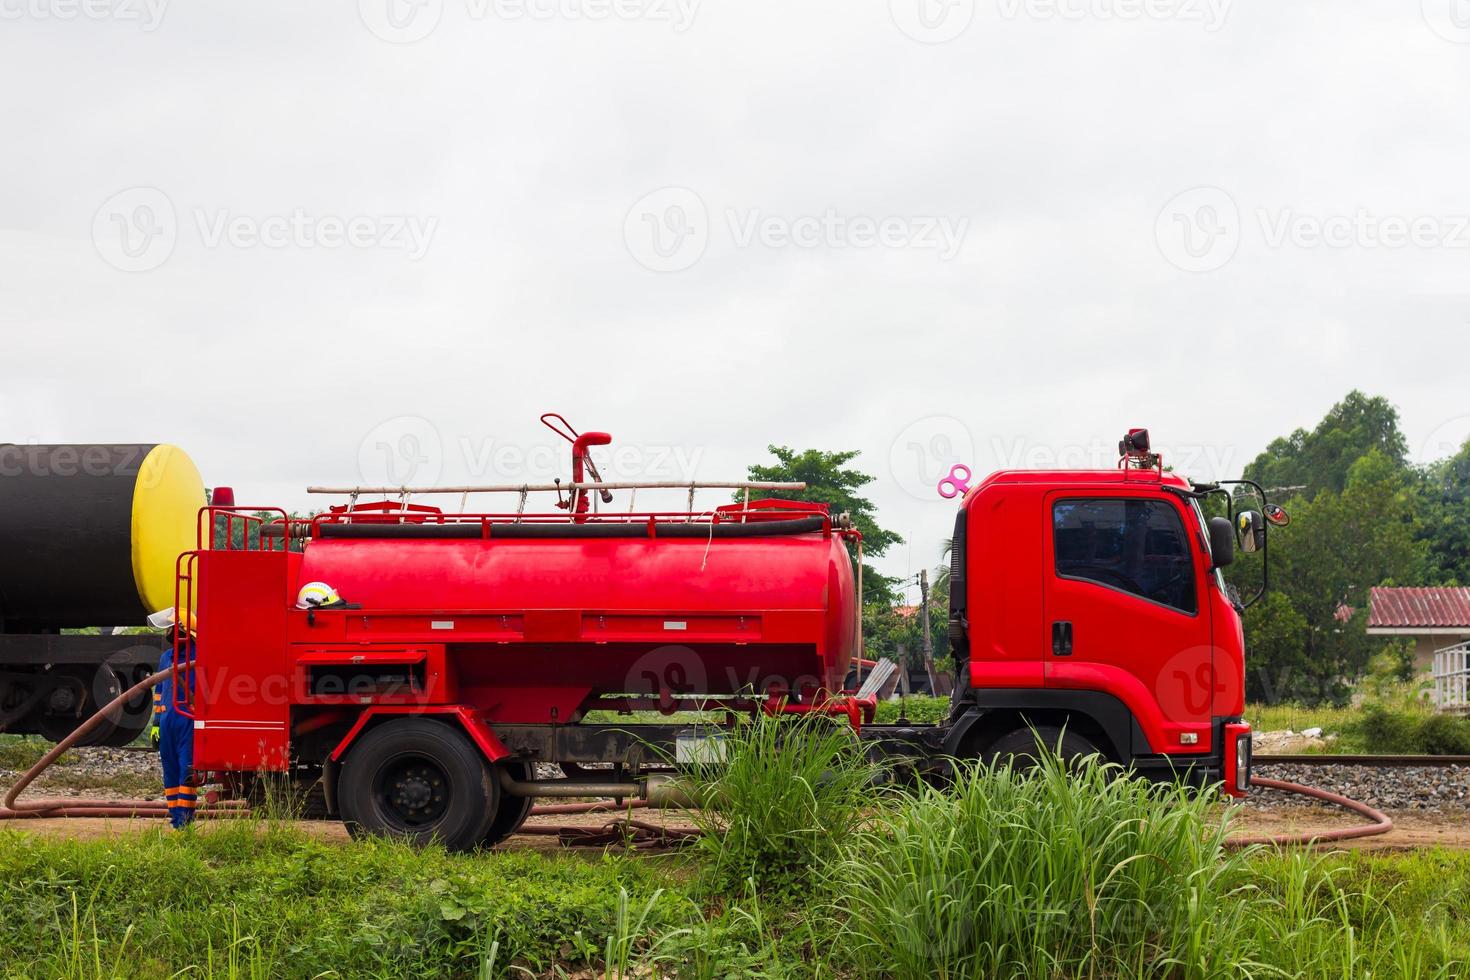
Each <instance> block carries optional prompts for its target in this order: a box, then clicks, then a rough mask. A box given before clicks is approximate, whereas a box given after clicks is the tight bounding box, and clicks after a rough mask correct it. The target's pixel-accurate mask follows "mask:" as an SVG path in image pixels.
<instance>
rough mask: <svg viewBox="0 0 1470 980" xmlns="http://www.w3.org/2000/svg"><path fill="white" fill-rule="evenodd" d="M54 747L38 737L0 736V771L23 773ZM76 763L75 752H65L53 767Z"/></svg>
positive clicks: (51, 743) (52, 743)
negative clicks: (8, 770)
mask: <svg viewBox="0 0 1470 980" xmlns="http://www.w3.org/2000/svg"><path fill="white" fill-rule="evenodd" d="M54 745H55V743H54V742H48V741H46V740H45V739H43V738H41V737H40V736H39V735H0V769H13V770H15V771H16V772H24V771H25V770H27V769H29V768H30V767H31V766H33V765H35V764H36V763H37V762H39V761H41V756H43V755H45V754H46V753H47V752H50V751H51V749H52V748H53V747H54ZM76 761H77V754H76V753H75V752H65V753H63V754H62V756H61V758H59V759H57V760H56V762H54V763H53V765H57V766H70V765H74V764H75V763H76Z"/></svg>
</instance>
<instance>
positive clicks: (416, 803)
mask: <svg viewBox="0 0 1470 980" xmlns="http://www.w3.org/2000/svg"><path fill="white" fill-rule="evenodd" d="M447 784H448V781H447V779H446V778H445V776H444V773H443V771H441V770H440V769H439V767H438V766H436V765H434V764H432V763H430V762H428V761H425V760H414V761H411V762H407V763H403V764H400V765H398V766H394V767H392V768H391V769H390V770H389V771H388V772H387V773H385V778H384V780H383V782H382V784H381V788H380V790H379V799H380V800H381V801H382V803H383V804H384V809H386V810H387V811H388V814H389V816H390V817H391V818H392V819H393V821H394V822H396V823H399V824H401V825H404V826H409V827H416V826H422V825H423V824H426V823H432V822H433V821H435V820H437V819H439V817H441V816H443V814H444V808H445V804H446V802H447V799H448V785H447Z"/></svg>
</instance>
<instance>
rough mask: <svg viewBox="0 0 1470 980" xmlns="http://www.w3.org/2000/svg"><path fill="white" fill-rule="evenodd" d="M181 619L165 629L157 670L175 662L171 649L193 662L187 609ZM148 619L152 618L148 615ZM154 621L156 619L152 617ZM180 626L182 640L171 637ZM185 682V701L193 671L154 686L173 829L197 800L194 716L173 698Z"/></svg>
mask: <svg viewBox="0 0 1470 980" xmlns="http://www.w3.org/2000/svg"><path fill="white" fill-rule="evenodd" d="M172 613H173V610H165V612H164V613H159V614H155V615H156V616H158V617H159V618H160V619H162V618H163V617H165V616H167V618H168V619H172V618H174V617H173V616H172ZM178 618H179V619H181V620H182V622H174V623H173V624H172V625H171V626H170V627H169V630H168V634H167V639H168V641H169V642H168V643H167V644H166V645H165V646H164V649H163V656H162V657H161V658H160V659H159V661H158V669H159V670H161V671H162V670H169V669H171V668H172V667H173V666H174V650H175V649H176V648H177V649H178V650H179V651H180V654H181V656H180V666H181V668H182V667H183V665H185V664H192V663H193V661H194V654H195V633H194V620H193V617H192V616H191V615H190V614H189V613H188V611H187V610H186V611H185V612H184V613H183V615H182V616H181V617H178ZM150 621H155V620H154V619H153V617H150ZM155 622H156V621H155ZM180 630H183V631H184V634H183V640H182V643H181V644H176V643H175V641H174V636H175V634H177V633H178V631H180ZM178 684H182V685H184V688H183V690H184V692H185V693H184V699H185V701H186V703H187V702H188V701H190V700H192V698H193V696H194V672H193V670H192V669H189V670H183V669H181V670H179V671H176V672H175V673H173V674H171V675H170V676H168V677H165V678H164V679H163V680H161V681H159V682H158V684H157V685H156V686H155V687H154V688H153V721H154V724H155V725H156V726H157V745H158V757H159V761H160V762H161V763H162V764H163V793H164V798H165V799H166V800H167V801H168V821H169V823H170V824H172V825H173V827H174V829H175V830H182V829H183V828H185V827H187V826H189V824H190V823H192V822H193V820H194V811H195V808H196V807H197V806H198V804H199V793H198V788H197V787H196V786H195V785H194V771H193V770H194V719H192V718H189V717H187V716H186V715H184V714H183V713H182V712H180V711H179V706H178V704H176V703H175V700H174V691H175V688H176V685H178Z"/></svg>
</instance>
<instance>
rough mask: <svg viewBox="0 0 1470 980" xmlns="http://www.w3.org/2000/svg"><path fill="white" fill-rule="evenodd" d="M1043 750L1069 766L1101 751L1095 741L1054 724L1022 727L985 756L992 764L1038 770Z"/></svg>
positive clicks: (994, 746) (995, 743)
mask: <svg viewBox="0 0 1470 980" xmlns="http://www.w3.org/2000/svg"><path fill="white" fill-rule="evenodd" d="M1043 750H1044V751H1047V752H1054V753H1056V754H1057V755H1059V756H1061V758H1062V759H1063V760H1065V761H1066V763H1067V765H1069V766H1072V765H1076V764H1077V763H1078V762H1080V761H1081V760H1082V759H1084V758H1086V757H1087V756H1089V755H1093V754H1096V753H1097V752H1098V751H1099V750H1098V747H1097V746H1096V745H1094V744H1093V743H1092V741H1091V740H1089V739H1087V738H1085V737H1083V736H1081V735H1078V734H1077V733H1076V732H1072V731H1065V730H1063V729H1061V728H1057V727H1055V726H1053V725H1038V726H1036V729H1035V730H1034V731H1033V730H1032V729H1030V728H1021V729H1017V730H1016V731H1014V732H1009V733H1007V734H1005V735H1002V736H1001V737H1000V738H998V739H996V741H995V742H993V743H992V744H991V745H990V747H989V748H988V749H986V750H985V752H984V753H983V754H982V757H983V758H984V760H985V761H986V762H987V763H989V764H992V765H1004V764H1005V763H1006V762H1010V763H1011V764H1012V765H1014V766H1015V767H1016V768H1017V769H1034V768H1035V767H1036V764H1037V758H1038V756H1039V754H1040V753H1041V752H1042V751H1043Z"/></svg>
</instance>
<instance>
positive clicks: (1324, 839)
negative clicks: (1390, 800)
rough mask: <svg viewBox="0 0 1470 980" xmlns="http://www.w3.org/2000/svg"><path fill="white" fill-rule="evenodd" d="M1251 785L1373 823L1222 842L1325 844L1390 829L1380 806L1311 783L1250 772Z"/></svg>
mask: <svg viewBox="0 0 1470 980" xmlns="http://www.w3.org/2000/svg"><path fill="white" fill-rule="evenodd" d="M1251 785H1252V786H1259V787H1261V788H1262V789H1274V790H1278V791H1280V792H1282V793H1296V794H1297V795H1299V796H1305V797H1309V798H1310V799H1314V800H1321V801H1323V802H1324V803H1332V804H1334V805H1336V806H1340V807H1342V808H1343V809H1345V810H1351V811H1352V812H1354V813H1357V814H1360V815H1361V816H1364V817H1367V818H1368V819H1369V820H1372V821H1373V823H1369V824H1361V825H1359V826H1356V827H1341V828H1338V829H1337V830H1322V831H1317V832H1314V833H1310V834H1274V835H1272V834H1268V835H1262V836H1251V837H1230V838H1228V839H1227V840H1226V842H1225V843H1226V844H1227V845H1228V846H1230V847H1248V846H1250V845H1251V844H1280V845H1287V846H1291V845H1309V844H1329V843H1333V842H1335V841H1344V840H1355V839H1357V838H1359V837H1375V836H1377V835H1378V834H1386V833H1388V832H1389V831H1390V830H1392V829H1393V821H1392V820H1390V819H1389V818H1388V814H1386V813H1384V812H1382V811H1381V810H1375V809H1373V807H1371V806H1369V805H1368V804H1366V803H1359V802H1358V801H1357V800H1350V799H1348V798H1347V797H1346V796H1339V795H1338V794H1337V793H1330V792H1328V791H1327V790H1325V789H1318V788H1317V787H1315V786H1301V785H1299V784H1297V783H1288V782H1285V781H1284V780H1280V779H1266V778H1265V777H1263V776H1252V777H1251Z"/></svg>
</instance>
